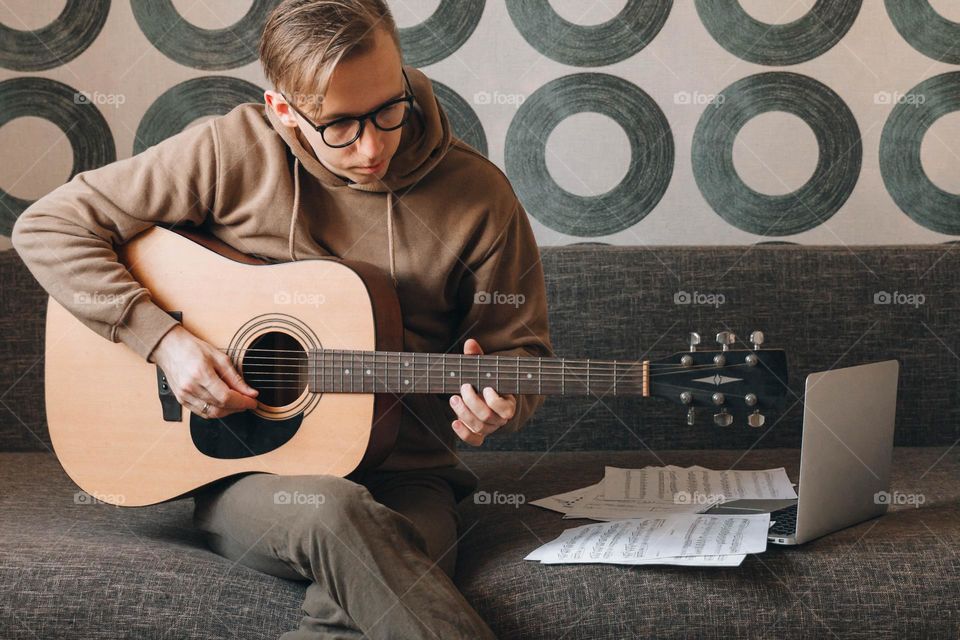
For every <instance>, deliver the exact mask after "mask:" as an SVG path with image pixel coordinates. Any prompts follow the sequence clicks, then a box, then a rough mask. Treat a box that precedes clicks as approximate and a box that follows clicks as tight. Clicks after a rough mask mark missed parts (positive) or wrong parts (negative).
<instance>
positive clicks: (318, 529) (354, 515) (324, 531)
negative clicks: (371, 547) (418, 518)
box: [277, 476, 427, 552]
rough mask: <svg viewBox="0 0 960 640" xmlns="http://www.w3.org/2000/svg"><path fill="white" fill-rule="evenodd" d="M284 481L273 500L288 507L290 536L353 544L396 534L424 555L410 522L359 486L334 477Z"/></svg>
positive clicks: (296, 477) (416, 532)
mask: <svg viewBox="0 0 960 640" xmlns="http://www.w3.org/2000/svg"><path fill="white" fill-rule="evenodd" d="M288 479H289V480H290V482H289V483H288V486H286V487H285V488H284V489H282V490H281V491H279V492H278V494H279V496H278V497H277V499H278V500H280V501H282V502H286V504H288V505H289V506H290V507H291V511H290V518H289V519H288V520H287V523H288V527H289V529H290V535H291V537H294V538H298V539H300V540H311V541H313V542H317V541H319V540H321V539H324V538H327V537H332V538H334V539H336V540H339V541H340V542H342V543H345V544H353V543H355V542H358V541H359V538H363V539H364V540H365V541H370V540H373V539H375V538H377V537H379V536H382V535H393V534H395V533H399V534H400V535H401V536H403V537H405V538H407V539H408V540H409V541H410V542H412V543H413V544H415V545H416V546H418V547H419V548H420V550H421V551H424V552H426V547H427V545H426V541H425V540H424V538H423V536H422V535H421V534H420V532H419V531H417V530H416V527H414V526H413V523H412V522H411V521H410V520H409V519H408V518H406V517H404V516H402V515H401V514H399V513H397V512H395V511H393V510H392V509H390V508H388V507H386V506H384V505H383V504H381V503H379V502H377V501H376V500H375V499H374V497H373V496H372V495H371V493H370V491H369V490H368V489H367V488H366V487H365V486H363V485H362V484H358V483H356V482H353V481H351V480H347V479H345V478H340V477H337V476H292V477H289V478H288ZM282 502H278V507H279V506H282ZM281 517H283V511H282V510H281Z"/></svg>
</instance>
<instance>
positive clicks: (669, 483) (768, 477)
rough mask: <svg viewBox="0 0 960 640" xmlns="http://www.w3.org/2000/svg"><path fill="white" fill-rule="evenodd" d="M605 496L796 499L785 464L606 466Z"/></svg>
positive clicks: (691, 500)
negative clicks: (763, 466) (755, 467)
mask: <svg viewBox="0 0 960 640" xmlns="http://www.w3.org/2000/svg"><path fill="white" fill-rule="evenodd" d="M603 495H604V497H605V498H606V499H608V500H624V499H632V500H639V501H644V502H667V503H674V504H715V503H717V502H727V501H730V500H739V499H744V498H749V499H752V498H759V499H773V498H776V499H779V498H783V499H786V498H796V497H797V492H796V491H794V488H793V485H792V484H791V483H790V478H788V477H787V472H786V470H785V469H784V468H783V467H779V468H776V469H761V470H741V469H732V470H728V471H717V470H713V469H707V468H705V467H700V466H692V467H677V466H674V465H668V466H666V467H644V468H642V469H621V468H618V467H606V468H605V471H604V476H603Z"/></svg>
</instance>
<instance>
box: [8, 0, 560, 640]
mask: <svg viewBox="0 0 960 640" xmlns="http://www.w3.org/2000/svg"><path fill="white" fill-rule="evenodd" d="M260 57H261V62H262V64H263V66H264V69H265V71H266V75H267V77H268V79H269V80H270V82H271V83H272V84H273V86H275V87H276V89H277V90H271V91H266V92H265V94H264V98H265V102H266V105H263V104H255V103H249V104H244V105H240V106H238V107H237V108H235V109H233V110H232V111H231V112H230V113H228V114H226V115H225V116H222V117H219V118H214V119H212V120H209V121H207V122H205V123H203V124H199V125H196V126H193V127H191V128H189V129H187V130H186V131H183V132H181V133H179V134H177V135H175V136H173V137H171V138H170V139H168V140H166V141H164V142H162V143H160V144H157V145H155V146H153V147H151V148H150V149H148V150H146V151H144V152H143V153H141V154H138V155H137V156H134V157H132V158H129V159H125V160H122V161H119V162H115V163H112V164H110V165H108V166H105V167H102V168H100V169H97V170H94V171H86V172H83V173H80V174H78V175H76V176H75V177H74V178H73V179H72V180H71V181H70V182H68V183H67V184H65V185H63V186H61V187H59V188H58V189H56V190H54V191H53V192H51V193H50V194H48V195H47V196H46V197H44V198H41V199H40V200H39V201H37V202H36V203H34V204H33V205H32V206H31V207H30V208H29V209H27V211H25V212H24V213H23V215H22V216H21V217H20V219H19V220H18V222H17V224H16V225H15V227H14V231H13V244H14V246H15V248H16V249H17V251H18V252H19V253H20V255H21V256H22V257H23V259H24V261H25V263H26V264H27V266H28V267H29V268H30V270H31V272H32V273H33V274H34V276H35V277H36V278H37V279H38V280H39V282H40V283H41V284H42V285H43V286H44V287H45V288H46V290H47V291H48V292H49V293H50V294H51V295H52V296H53V297H54V298H56V299H57V300H58V301H59V302H60V303H61V304H63V305H64V306H65V307H66V308H67V309H68V310H70V311H71V313H73V314H74V315H76V316H77V317H78V318H79V319H80V320H81V321H82V322H83V323H84V324H85V325H86V326H88V327H89V328H90V329H92V330H94V331H96V332H98V333H99V334H100V335H102V336H104V337H105V338H107V339H109V340H111V341H113V342H123V343H124V344H126V345H127V346H129V347H130V348H131V349H133V350H134V351H135V352H136V353H137V354H139V355H140V356H141V357H142V358H144V359H145V360H146V361H147V362H151V363H156V364H158V365H159V366H160V367H161V368H162V369H163V370H164V372H165V373H166V374H167V377H168V379H169V381H170V384H171V387H172V389H173V391H174V393H175V394H176V396H177V398H178V399H179V401H180V402H181V404H183V405H184V406H186V407H187V408H188V409H189V410H191V411H194V412H196V413H198V414H201V415H204V416H206V417H208V418H217V417H222V416H225V415H228V414H230V413H232V412H235V411H240V410H244V409H250V408H254V407H256V396H257V391H256V389H254V388H253V387H251V386H249V385H248V384H246V382H244V380H243V379H242V377H241V375H240V374H239V373H238V372H237V369H236V368H235V367H234V365H233V363H232V362H231V360H230V359H229V358H228V357H227V356H225V355H224V354H223V353H222V352H220V351H218V350H217V349H216V348H215V347H214V346H213V345H210V344H207V343H206V342H204V341H202V340H200V339H199V338H197V337H196V336H194V335H193V334H192V333H190V331H188V330H187V329H185V328H184V327H183V326H182V325H181V324H180V323H179V322H177V321H176V320H175V319H173V318H172V317H171V316H170V315H168V314H167V313H166V312H165V311H164V310H163V309H161V308H160V307H159V306H157V305H156V304H155V303H154V302H153V301H152V300H151V298H150V294H149V292H148V291H147V290H146V289H145V288H143V287H142V286H140V285H139V283H137V282H136V281H135V280H134V279H133V278H132V276H131V275H130V273H129V272H128V271H127V270H126V268H125V267H124V266H123V265H122V264H120V263H119V262H118V261H117V256H116V253H115V251H114V248H113V246H114V245H116V244H122V243H124V242H126V241H128V240H130V239H131V238H133V237H134V236H135V235H137V234H138V233H140V232H142V231H144V230H146V229H147V228H149V227H150V226H151V225H155V224H164V225H174V224H181V225H194V226H199V227H203V228H204V229H205V230H206V231H208V232H209V233H212V234H213V235H215V236H217V237H218V238H220V239H222V240H224V241H225V242H227V243H228V244H231V245H233V246H234V247H236V248H237V249H239V250H241V251H243V252H245V253H249V254H252V255H257V256H260V257H263V258H268V259H271V260H274V261H290V260H303V259H310V258H316V257H321V256H332V257H338V258H349V259H351V260H362V261H365V262H369V263H372V264H374V265H376V266H378V267H380V268H381V269H383V270H384V271H385V272H387V273H389V274H390V275H391V276H392V277H393V280H394V283H395V285H396V287H397V291H398V295H399V298H400V302H401V308H402V313H403V323H404V329H405V331H404V343H405V344H404V349H405V350H408V351H418V352H449V351H452V350H456V351H459V350H460V349H462V351H463V353H464V354H468V355H475V354H481V353H484V352H486V353H488V354H500V355H505V356H517V355H521V356H551V355H553V354H552V349H551V346H550V339H549V333H548V327H547V313H546V300H545V291H544V283H543V273H542V270H541V266H540V262H539V253H538V250H537V245H536V242H535V240H534V236H533V233H532V230H531V227H530V223H529V221H528V219H527V217H526V213H525V212H524V210H523V208H522V207H521V205H520V203H519V202H518V200H517V198H516V195H515V194H514V192H513V190H512V188H511V187H510V184H509V182H508V180H507V178H506V177H505V176H504V175H503V173H502V172H500V171H499V170H498V169H497V168H496V167H495V166H494V165H493V164H492V163H490V162H489V161H488V160H486V159H485V158H484V157H482V156H481V155H480V154H479V153H477V152H476V151H475V150H474V149H472V148H470V147H469V146H468V145H466V144H464V143H463V142H462V141H460V140H458V139H456V138H454V137H453V135H452V133H451V131H450V125H449V122H448V119H447V117H446V114H445V113H444V111H443V109H442V108H441V107H440V105H439V103H438V102H437V100H436V98H435V96H434V94H433V91H432V88H431V84H430V81H429V79H428V78H427V77H426V76H425V75H424V74H423V73H421V72H420V71H418V70H416V69H413V68H410V67H405V66H403V64H402V59H401V53H400V48H399V39H398V35H397V29H396V26H395V24H394V21H393V18H392V17H391V15H390V12H389V9H388V8H387V6H386V4H385V3H384V2H383V1H382V0H285V1H284V2H282V3H281V4H280V5H278V7H277V8H276V10H275V11H274V13H273V14H272V15H271V17H270V18H269V20H268V22H267V24H266V26H265V28H264V32H263V36H262V41H261V45H260ZM197 277H198V278H202V277H203V274H197ZM82 292H87V293H90V292H103V293H110V294H112V295H111V296H81V295H79V294H80V293H82ZM497 294H515V295H514V296H513V297H512V298H511V300H512V301H513V302H512V303H511V304H497V301H498V299H500V297H498V296H497ZM237 295H238V296H242V295H243V291H242V289H238V291H237ZM491 298H492V300H491ZM91 300H92V301H93V303H91V302H90V301H91ZM118 300H119V301H120V302H119V303H117V301H118ZM99 301H103V302H102V303H100V302H99ZM517 301H519V303H517ZM486 302H489V303H486ZM485 303H486V304H485ZM402 401H403V404H404V410H403V418H402V422H401V429H400V435H399V439H398V442H397V446H396V447H395V449H394V450H393V452H392V453H391V454H390V456H389V457H388V458H387V459H386V460H385V461H384V462H383V463H382V464H381V465H380V466H379V467H378V468H377V469H374V470H370V471H365V472H355V473H353V474H351V475H350V476H349V477H348V478H345V479H344V478H337V477H332V476H325V475H312V476H296V477H292V476H286V477H284V476H274V475H269V474H251V475H247V476H244V477H242V478H241V479H239V480H237V479H228V480H227V481H223V482H220V483H216V484H215V485H214V486H211V487H208V488H207V489H205V490H203V491H200V492H197V494H196V495H195V497H194V499H195V513H194V519H195V523H196V525H197V526H198V527H199V528H201V529H202V530H203V531H205V532H206V534H207V539H208V541H209V544H210V546H211V547H212V548H213V549H214V550H215V551H217V552H218V553H220V554H222V555H224V556H226V557H228V558H231V559H233V560H234V561H236V562H240V563H242V564H245V565H247V566H250V567H253V568H256V569H259V570H262V571H265V572H268V573H272V574H274V575H278V576H282V577H285V578H290V579H299V580H309V581H310V582H311V583H312V584H310V586H309V587H308V589H307V595H306V599H305V601H304V603H303V609H304V612H305V614H306V616H305V617H304V618H303V620H302V622H301V625H300V628H299V630H297V631H292V632H290V633H288V634H285V635H284V637H285V638H288V639H291V638H320V637H324V638H327V637H337V638H345V637H362V636H364V635H365V636H367V637H371V638H385V637H391V638H419V637H435V636H436V637H440V638H483V637H492V633H491V632H490V630H489V628H487V626H486V625H485V624H484V622H483V621H482V620H481V619H480V617H479V616H478V615H477V613H476V612H475V611H474V610H473V609H472V608H471V607H470V606H469V605H468V603H467V602H466V600H465V599H464V598H463V596H462V595H461V594H460V593H459V591H458V590H457V589H456V587H455V585H454V583H453V582H452V580H451V577H452V575H453V571H454V566H455V559H456V545H457V539H458V537H457V527H458V524H459V516H458V513H457V508H456V505H457V502H459V501H460V500H462V499H463V498H465V497H466V496H468V495H469V494H470V493H471V492H472V491H473V490H474V489H476V486H477V480H476V477H475V476H474V475H473V474H472V473H470V472H469V471H468V470H466V469H465V468H464V467H463V466H462V465H460V464H458V458H457V456H456V452H455V442H456V438H457V437H459V438H461V439H462V440H464V441H465V442H467V443H469V444H471V445H474V446H478V445H481V444H482V443H483V441H484V439H485V438H486V437H488V436H490V435H491V434H493V433H495V432H507V433H509V432H515V431H517V430H518V429H520V428H521V426H523V424H524V423H525V422H526V421H527V420H528V419H529V418H530V416H531V415H532V414H533V413H534V411H536V409H537V408H538V407H539V406H540V404H541V403H542V402H543V397H542V396H521V397H514V396H511V395H501V394H498V393H496V391H495V390H494V389H493V388H484V389H481V390H476V389H473V388H472V387H470V386H469V385H465V386H464V387H463V388H461V393H459V394H455V395H453V396H450V397H447V396H443V395H411V396H407V397H405V398H403V400H402ZM448 401H449V404H448ZM278 492H287V493H289V494H294V493H295V492H299V493H300V494H308V495H313V496H322V497H323V500H322V501H318V500H312V501H309V502H308V503H307V504H302V503H300V504H290V503H289V501H278V500H276V499H275V494H277V493H278Z"/></svg>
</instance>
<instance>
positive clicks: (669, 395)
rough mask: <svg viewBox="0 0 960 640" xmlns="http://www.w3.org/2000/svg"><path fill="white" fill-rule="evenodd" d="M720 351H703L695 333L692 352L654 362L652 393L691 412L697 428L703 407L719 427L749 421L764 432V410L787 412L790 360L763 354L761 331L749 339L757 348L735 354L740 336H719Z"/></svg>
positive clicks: (775, 352) (767, 352) (770, 351)
mask: <svg viewBox="0 0 960 640" xmlns="http://www.w3.org/2000/svg"><path fill="white" fill-rule="evenodd" d="M717 342H718V343H719V349H702V348H699V345H700V334H699V333H691V334H690V337H689V340H688V343H689V345H690V348H689V350H688V351H681V352H677V353H674V354H673V355H670V356H667V357H666V358H662V359H660V360H651V361H650V394H651V395H654V396H658V397H661V398H666V399H667V400H670V401H671V402H675V403H677V404H680V405H683V406H685V407H687V424H689V425H693V424H694V422H695V420H696V413H697V409H698V408H702V409H704V410H707V411H710V412H712V413H713V422H714V424H716V425H717V426H721V427H728V426H730V425H731V424H733V423H734V421H736V422H741V421H742V422H745V423H746V424H748V425H749V426H751V427H762V426H763V424H764V422H765V417H764V415H763V413H761V410H764V409H782V408H783V407H784V405H785V404H786V395H787V355H786V353H784V351H783V350H782V349H763V348H762V345H763V342H764V335H763V332H762V331H754V332H753V333H751V334H750V344H751V347H752V348H744V349H734V348H733V346H734V345H735V344H736V342H737V337H736V335H734V334H733V333H732V332H730V331H721V332H719V333H718V334H717Z"/></svg>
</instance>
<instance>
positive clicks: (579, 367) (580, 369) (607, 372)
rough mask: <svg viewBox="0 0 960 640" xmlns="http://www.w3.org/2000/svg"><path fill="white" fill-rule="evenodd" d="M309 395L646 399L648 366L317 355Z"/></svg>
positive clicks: (311, 363) (337, 352) (311, 359)
mask: <svg viewBox="0 0 960 640" xmlns="http://www.w3.org/2000/svg"><path fill="white" fill-rule="evenodd" d="M306 358H307V367H306V368H305V369H303V370H304V371H305V373H306V375H307V376H308V378H309V379H308V380H307V381H306V383H307V387H308V388H309V390H310V391H312V392H314V393H323V392H331V393H395V394H403V393H458V392H459V390H460V387H461V385H463V384H464V383H469V384H471V385H472V386H473V387H474V388H475V389H478V390H479V389H482V388H483V387H493V388H494V389H495V390H496V391H497V392H498V393H512V394H519V395H527V394H529V395H560V396H583V395H612V396H620V395H642V396H649V395H650V388H649V375H650V373H649V372H650V362H649V361H647V360H644V361H615V360H589V359H588V360H570V359H566V358H538V357H529V356H526V357H524V356H519V357H518V356H493V355H489V356H488V355H482V356H469V355H459V354H439V353H412V352H402V351H351V350H342V349H316V350H311V351H310V352H309V353H308V354H307V355H306Z"/></svg>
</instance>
